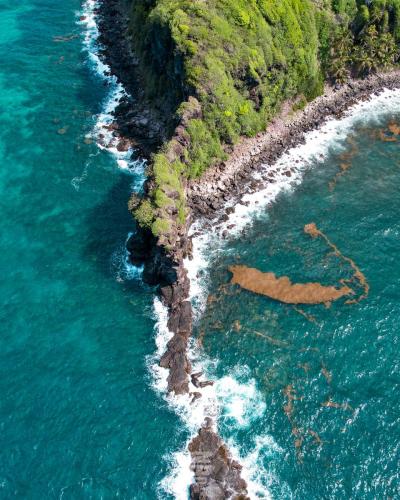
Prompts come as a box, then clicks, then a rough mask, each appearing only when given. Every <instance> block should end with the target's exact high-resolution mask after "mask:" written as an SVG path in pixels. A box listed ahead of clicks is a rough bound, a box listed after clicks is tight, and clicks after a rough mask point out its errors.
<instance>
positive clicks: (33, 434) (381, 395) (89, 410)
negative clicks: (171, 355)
mask: <svg viewBox="0 0 400 500" xmlns="http://www.w3.org/2000/svg"><path fill="white" fill-rule="evenodd" d="M95 7H96V3H95V2H94V1H92V0H88V1H87V2H85V3H83V4H82V3H81V2H80V1H78V0H65V1H64V2H61V3H54V2H50V1H49V0H20V1H19V2H18V5H9V4H8V3H7V4H6V2H4V0H3V1H1V0H0V10H1V16H0V59H1V61H2V65H1V67H0V87H1V92H0V103H1V106H0V124H1V127H0V158H1V165H2V169H1V174H0V189H1V205H2V215H3V216H2V218H1V220H0V225H1V231H0V235H1V236H0V255H1V257H0V268H1V270H2V279H1V281H0V290H1V297H2V303H3V307H2V310H1V315H2V318H1V319H2V321H1V324H2V335H1V343H2V346H1V351H0V369H1V375H2V376H1V377H0V394H1V403H0V430H1V445H2V453H1V457H0V497H1V498H29V499H31V498H32V499H36V498H37V499H43V498H63V499H76V498H92V499H100V498H104V499H107V498H116V497H119V498H126V499H133V498H134V499H153V498H162V499H170V498H177V499H179V500H180V499H185V498H187V488H188V485H189V483H190V481H191V473H190V470H189V463H190V459H189V456H188V453H187V452H186V446H187V442H188V441H189V440H190V438H191V436H192V435H193V434H194V433H195V432H196V431H197V428H198V427H199V425H201V422H202V421H203V419H204V417H205V416H206V415H210V416H213V417H214V418H216V419H217V421H218V427H219V431H220V433H221V435H222V436H223V438H224V439H225V440H226V441H227V443H228V444H229V446H230V448H231V450H232V452H233V454H234V455H235V456H236V457H237V458H239V459H240V461H241V463H242V464H243V466H244V477H245V478H246V479H247V481H248V483H249V491H250V494H251V497H252V498H277V499H286V498H288V499H289V498H296V499H320V498H335V499H336V498H363V499H364V498H366V499H369V498H371V499H375V498H396V497H398V496H400V491H399V472H398V471H399V470H400V467H399V465H400V464H399V456H400V454H399V442H400V439H399V438H400V435H399V434H400V426H399V419H400V415H399V410H398V406H399V404H398V403H399V400H398V385H399V357H398V345H399V334H398V328H397V322H398V321H397V320H398V318H399V316H400V297H399V294H400V292H399V280H400V267H399V266H398V264H397V259H396V256H397V249H398V247H399V242H400V227H399V222H398V219H399V218H398V213H399V210H400V195H399V190H398V184H399V182H400V150H399V145H400V136H398V132H399V131H398V130H397V128H396V127H397V126H398V125H400V93H399V92H397V91H390V92H389V91H387V92H384V93H383V94H381V95H380V96H378V97H377V96H375V97H373V98H372V99H371V101H369V102H367V103H362V104H360V105H357V106H356V107H355V108H354V109H352V110H351V111H350V113H349V114H348V115H347V116H346V117H345V118H343V119H342V120H332V121H330V122H328V124H327V125H325V126H324V127H323V128H322V129H321V130H320V131H317V132H313V133H311V134H308V136H307V138H306V139H307V140H306V143H305V145H303V146H300V147H298V148H296V149H295V150H292V151H290V152H288V154H286V155H284V156H283V157H282V159H281V160H280V161H279V162H278V163H277V165H275V166H265V168H266V169H268V170H269V171H275V174H274V177H275V178H274V182H272V183H271V184H270V185H269V187H268V188H267V189H266V190H265V191H263V192H260V193H256V194H253V195H248V196H247V201H248V202H249V205H248V206H246V205H238V206H237V207H235V212H234V213H233V214H232V215H231V216H230V220H229V221H227V222H226V223H225V227H226V228H227V227H228V226H229V237H228V238H227V239H225V240H224V239H223V238H220V237H219V236H218V234H220V233H221V232H222V231H223V229H224V228H220V229H219V232H218V231H217V232H216V234H215V233H214V232H213V231H212V230H211V231H210V230H205V231H202V235H201V236H198V237H196V238H195V239H194V259H193V260H192V261H190V262H189V261H188V262H187V267H188V269H189V274H190V277H191V282H192V285H191V291H192V300H193V303H194V305H195V311H196V325H195V333H196V335H195V338H194V339H193V341H192V345H191V357H192V360H193V362H194V369H196V370H200V369H201V370H204V371H205V372H206V374H207V376H209V377H210V378H211V379H213V380H215V384H214V386H213V387H207V388H205V389H203V397H202V399H201V400H199V401H197V402H196V403H195V404H194V405H190V404H189V402H188V401H187V400H186V399H185V398H169V397H166V395H165V391H164V389H165V386H166V373H165V371H164V370H163V369H160V368H157V360H158V359H159V356H160V355H161V354H162V352H163V350H164V348H165V343H166V342H167V341H168V338H169V337H170V333H169V332H168V331H167V329H166V311H165V309H164V308H163V306H162V305H161V304H160V302H159V301H158V299H155V298H154V297H155V296H154V290H152V289H151V288H149V287H147V286H146V285H144V284H143V283H142V282H141V278H140V276H141V270H140V269H138V268H135V267H133V266H131V265H129V264H128V262H127V255H126V251H125V242H126V240H127V238H128V236H129V234H130V233H131V232H132V231H134V223H133V221H132V219H131V216H130V215H129V213H128V211H127V201H128V198H129V195H130V193H131V192H132V190H135V191H137V190H140V188H141V184H142V182H143V179H144V177H143V176H144V174H143V171H144V164H143V162H142V161H141V160H140V159H135V158H133V159H131V152H129V153H128V154H127V153H119V152H117V151H116V149H115V148H112V147H111V148H110V147H109V148H105V147H104V146H103V145H102V144H99V143H98V142H99V141H98V140H97V139H98V136H99V133H101V134H103V135H105V136H107V134H109V131H108V129H107V128H106V127H107V124H109V123H110V121H111V119H112V117H111V115H110V113H111V112H112V109H113V107H114V106H115V102H116V100H117V99H118V98H119V97H120V96H121V95H122V93H123V92H124V90H123V89H122V88H121V87H120V86H119V85H118V84H117V83H116V82H115V81H114V80H113V78H112V77H111V78H110V77H107V76H105V75H104V72H105V71H107V68H106V67H104V66H103V65H102V63H101V61H100V60H99V59H98V57H97V52H98V47H97V44H96V36H97V32H96V25H95V22H94V18H93V11H94V9H95ZM107 137H110V135H108V136H107ZM287 169H291V175H290V176H287V175H286V174H284V173H283V172H284V171H287ZM311 222H314V223H315V224H316V225H317V227H318V229H319V230H320V231H321V234H323V235H324V236H325V237H326V239H324V238H323V237H322V236H321V237H318V238H311V237H310V235H309V234H306V233H305V232H304V226H305V225H306V224H308V223H311ZM199 226H200V229H201V223H199ZM194 230H195V229H194ZM329 243H330V244H331V245H336V249H337V250H338V251H333V247H332V246H330V245H329ZM346 258H347V259H350V260H351V262H353V263H354V264H355V265H356V266H357V269H359V270H360V271H361V272H362V274H363V276H364V277H365V281H366V283H367V284H368V286H369V289H368V295H367V296H366V297H365V298H363V295H365V292H366V286H365V284H363V283H361V281H360V280H357V279H356V278H355V277H354V268H353V267H352V266H351V264H350V262H349V260H346ZM235 264H242V265H246V266H249V267H255V268H257V269H259V270H260V271H263V272H273V273H275V274H276V275H277V276H279V277H282V276H287V277H289V278H290V280H291V281H292V282H295V283H306V282H318V283H320V284H323V285H326V286H328V285H335V286H340V283H341V280H348V281H347V282H348V283H350V286H352V287H353V288H354V292H355V294H354V299H355V302H354V303H352V304H346V300H345V299H339V300H338V301H335V302H333V303H332V304H331V305H330V306H329V307H327V306H328V304H327V305H323V304H322V305H308V306H297V307H293V306H292V305H288V304H284V303H281V302H278V301H273V300H272V299H269V298H268V297H266V296H261V295H256V294H253V293H251V292H248V291H245V290H243V289H240V288H239V287H238V286H237V285H231V284H229V282H230V279H231V274H230V272H229V271H228V267H229V266H231V265H235Z"/></svg>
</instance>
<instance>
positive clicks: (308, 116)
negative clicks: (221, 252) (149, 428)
mask: <svg viewBox="0 0 400 500" xmlns="http://www.w3.org/2000/svg"><path fill="white" fill-rule="evenodd" d="M156 3H157V2H153V4H156ZM161 3H162V2H161ZM231 3H234V2H231ZM292 3H293V2H292ZM294 3H296V2H294ZM303 3H304V5H305V6H306V8H307V9H308V10H307V12H308V11H309V12H311V13H312V15H313V16H314V17H313V19H314V18H315V19H316V20H318V22H317V21H316V25H315V27H314V26H309V25H307V26H305V25H303V24H302V22H301V21H300V20H299V26H300V28H301V29H304V34H307V33H309V34H310V33H311V35H312V36H311V35H310V36H311V47H310V50H312V51H313V56H312V58H311V59H310V60H309V61H310V68H309V71H310V75H309V78H307V79H306V80H305V81H300V76H299V74H300V73H301V71H300V70H299V69H295V68H294V69H293V71H292V70H291V71H292V73H291V76H292V78H293V79H294V78H299V83H298V85H297V84H296V85H294V88H293V89H291V90H290V91H289V90H288V91H287V92H286V90H285V92H284V93H283V95H282V96H281V97H280V98H278V97H277V98H276V99H275V102H274V105H273V106H271V108H268V109H267V108H266V107H265V106H264V104H263V103H265V98H266V95H265V92H266V89H267V88H268V85H267V83H266V80H268V77H267V76H266V75H267V73H265V74H264V69H263V68H264V65H263V63H262V62H260V61H258V62H257V64H256V63H254V65H253V66H252V67H250V66H251V65H250V66H249V68H247V69H248V73H246V74H244V75H242V76H243V78H242V80H241V81H242V84H243V85H242V87H243V89H244V90H243V92H244V93H245V95H246V98H245V99H244V98H243V99H244V100H243V99H242V97H241V96H238V97H237V99H238V103H236V104H237V112H236V111H235V112H234V111H232V110H231V109H230V107H229V106H233V105H234V104H233V103H232V102H229V103H225V109H224V108H223V107H222V108H220V111H219V112H220V117H223V118H221V120H220V121H218V120H219V118H218V116H217V117H216V118H215V120H214V114H213V113H215V109H214V108H212V107H211V108H212V109H211V108H210V106H209V102H208V100H207V99H208V97H207V98H205V97H204V95H203V94H202V88H200V86H199V85H197V86H196V84H193V82H192V81H191V82H189V81H188V79H190V78H189V76H190V75H189V73H190V71H192V70H193V68H192V67H191V66H190V65H189V66H190V67H189V66H185V61H186V60H185V57H186V58H187V59H188V60H192V59H191V58H194V57H195V53H194V52H195V48H194V47H193V46H191V45H190V44H189V42H191V41H192V42H193V44H194V43H195V42H194V41H193V40H194V38H193V40H192V39H191V38H190V37H189V36H186V35H188V34H189V33H190V29H191V27H192V28H193V30H194V32H196V29H197V28H196V27H197V25H196V26H194V25H193V24H190V22H192V23H194V22H195V21H193V17H190V16H195V15H196V14H194V13H193V12H194V11H193V8H194V7H193V6H188V5H186V4H187V2H182V6H181V7H182V9H180V10H181V12H183V14H182V13H179V16H180V23H179V26H180V28H179V30H180V31H179V33H180V35H179V36H180V37H181V38H179V43H181V42H182V43H185V44H186V45H185V49H184V50H183V49H182V47H181V46H180V45H179V43H178V42H177V37H176V36H175V35H173V36H172V35H171V34H170V33H168V32H165V31H163V30H161V31H160V34H159V37H158V38H157V36H156V35H154V30H153V29H149V30H148V31H146V37H145V40H140V37H141V35H142V34H141V33H138V32H136V31H135V29H136V28H137V23H138V20H140V19H142V21H143V20H146V19H147V18H146V16H147V15H150V16H151V15H153V18H152V20H151V22H152V23H154V25H155V26H156V27H158V28H160V25H158V24H157V22H159V20H158V18H156V14H154V12H152V11H151V9H152V6H151V5H150V4H151V2H145V1H143V2H140V1H138V0H137V1H135V2H132V5H131V3H130V2H124V1H122V0H108V1H101V2H99V9H98V12H97V22H98V26H99V29H100V33H101V35H100V40H99V41H100V43H101V45H102V49H101V50H102V57H103V58H104V60H105V62H106V63H107V64H108V65H109V67H110V68H111V71H112V73H113V74H114V75H115V76H116V77H117V78H118V80H119V81H120V82H121V83H122V84H123V86H124V88H125V89H126V91H127V95H126V96H125V97H123V98H122V99H121V101H120V103H119V105H118V107H117V108H116V111H115V122H114V124H113V134H114V136H116V137H117V138H118V140H119V146H118V147H119V148H120V149H121V150H124V149H126V150H127V149H128V148H129V147H133V148H134V149H135V150H136V151H139V153H140V154H142V155H143V156H144V157H146V158H148V159H149V160H150V165H151V168H150V169H149V176H148V179H147V181H146V182H145V185H144V190H143V196H142V197H141V198H138V197H136V196H133V197H132V199H131V201H130V204H129V209H130V210H131V211H132V212H133V214H134V215H135V218H136V220H137V221H138V230H137V232H136V233H135V234H134V235H133V236H132V237H131V238H130V239H129V241H128V243H127V248H128V251H129V254H130V258H131V260H132V262H133V263H134V264H143V265H144V273H143V279H144V280H145V281H146V282H147V283H149V284H151V285H157V286H158V290H159V294H160V297H161V298H162V301H163V303H164V304H165V305H166V306H167V307H168V311H169V319H168V328H169V330H170V331H171V332H172V333H173V337H172V339H171V340H170V341H169V343H168V346H167V351H166V352H165V354H164V355H163V356H162V358H161V360H160V365H161V366H162V367H164V368H166V369H168V370H169V375H168V391H169V392H172V393H175V394H176V395H182V394H190V395H191V397H192V398H193V399H196V398H198V397H201V393H200V392H198V391H195V390H193V387H194V388H200V389H201V387H203V386H204V385H208V384H210V383H212V382H210V381H206V380H200V375H199V374H192V368H191V363H190V361H189V358H188V342H189V339H190V337H191V334H192V323H193V311H192V305H191V302H190V300H189V291H190V281H189V279H188V275H187V271H186V269H185V266H184V259H185V258H190V256H191V251H192V248H191V238H190V236H189V229H190V227H191V225H192V223H193V221H194V220H198V219H199V218H202V219H204V220H209V221H210V222H212V223H213V224H216V225H218V223H219V222H223V221H224V220H226V218H227V215H229V213H230V211H232V210H234V206H235V204H236V203H241V200H242V197H243V195H244V194H246V193H250V192H254V191H257V190H259V189H262V187H263V186H265V185H266V184H267V183H270V182H274V176H273V174H271V173H270V172H268V169H266V168H265V165H271V164H273V163H274V162H275V161H276V160H277V159H278V158H279V156H281V155H282V154H283V153H284V152H285V151H287V150H288V149H289V148H292V147H294V146H296V145H298V144H300V143H302V141H304V135H305V133H306V132H308V131H310V130H312V129H315V128H318V127H319V126H321V125H322V124H323V123H325V122H326V121H327V120H328V119H330V118H333V117H336V118H337V117H341V116H342V115H343V113H344V112H345V111H346V110H347V109H348V108H349V107H350V106H352V105H353V104H354V103H356V102H357V101H359V100H362V99H367V98H368V97H369V96H371V95H372V94H374V93H375V92H378V91H380V90H382V89H383V88H397V87H400V72H399V71H398V70H396V69H393V67H391V69H390V71H386V72H379V71H378V70H377V69H378V68H376V67H375V66H374V67H371V68H369V70H368V71H365V72H364V71H362V72H361V73H362V74H361V73H358V74H357V72H356V70H355V67H356V66H357V64H358V63H357V62H356V63H354V65H352V64H351V63H350V62H346V61H347V59H346V57H347V56H346V57H345V56H343V61H342V60H341V59H340V57H341V52H340V50H342V49H343V51H346V50H347V51H348V52H349V54H350V53H352V54H353V52H352V50H353V49H352V48H351V47H350V48H349V47H347V48H346V47H344V48H343V47H342V49H340V50H339V49H338V50H337V52H336V53H335V54H333V55H332V56H329V57H332V64H333V63H335V64H336V66H338V68H337V69H338V70H339V69H340V70H343V71H344V78H340V75H339V74H336V75H332V74H330V75H329V73H328V71H327V69H326V68H325V69H324V64H326V61H327V60H328V58H329V57H328V56H327V55H326V54H325V55H324V57H325V60H324V59H323V57H322V55H321V54H322V52H321V50H322V49H323V48H324V44H327V42H326V40H325V38H323V37H322V35H321V34H320V33H319V31H318V30H319V29H320V24H321V22H322V21H321V19H320V18H322V17H323V16H325V15H326V16H327V17H326V20H325V21H324V22H326V24H329V23H333V24H334V25H335V23H336V24H338V25H339V24H340V29H341V28H342V27H343V26H350V28H349V33H352V29H353V28H352V26H353V25H354V24H351V23H354V22H355V21H354V19H356V20H357V19H358V21H357V22H360V23H361V21H360V19H359V17H357V16H359V12H357V11H356V10H354V9H356V7H355V6H354V9H353V10H354V12H353V11H351V9H350V10H346V11H345V12H334V11H332V10H331V9H325V10H324V9H323V8H322V7H320V6H319V3H318V2H303ZM351 3H352V2H349V4H351ZM314 4H316V5H314ZM193 5H198V9H200V10H199V12H200V11H201V8H202V6H201V2H193ZM354 5H355V2H354ZM186 7H187V9H186ZM192 7H193V8H192ZM160 8H161V7H160ZM304 8H305V7H304ZM185 9H186V10H185ZM260 9H261V8H260ZM201 12H202V11H201ZM235 12H236V11H235ZM158 14H160V13H158ZM273 14H274V15H275V16H278V17H279V16H281V17H282V16H283V17H284V16H285V14H284V13H283V12H282V11H281V10H280V9H279V8H278V7H277V10H276V12H275V11H274V12H273ZM303 14H304V12H303ZM364 14H365V11H364ZM200 15H202V14H199V16H200ZM248 15H250V14H248V12H247V10H244V9H241V10H240V9H239V11H238V12H236V14H235V16H239V17H235V19H236V21H237V29H238V30H239V31H241V32H242V33H243V32H246V30H250V29H253V28H251V26H252V24H251V23H252V22H253V24H254V23H256V22H258V23H266V24H268V25H273V24H274V21H273V19H272V20H271V19H270V17H271V16H272V14H271V13H268V12H263V11H262V9H261V10H260V12H258V13H257V16H259V18H257V19H254V20H253V21H252V20H251V19H250V18H251V16H250V18H249V19H248V17H247V16H248ZM365 15H366V14H365ZM188 16H189V17H188ZM269 16H270V17H269ZM340 16H341V17H340ZM352 16H353V17H352ZM382 16H384V13H382ZM261 18H262V21H261V20H260V19H261ZM390 19H391V18H390V17H389V21H388V23H389V24H388V27H387V29H386V31H385V33H389V34H390V33H391V32H392V31H393V29H392V28H393V26H391V24H390V23H391V21H390ZM143 22H144V21H143ZM160 22H161V21H160ZM260 25H261V24H260ZM169 26H170V27H171V26H172V24H170V25H169ZM262 26H264V25H262ZM335 26H336V25H335ZM360 26H361V25H360ZM163 27H164V28H165V26H164V25H163ZM371 27H372V28H374V29H375V24H373V23H371V22H369V21H368V20H365V22H364V24H363V25H362V27H361V28H360V27H358V28H355V27H354V30H355V31H354V34H353V35H352V36H353V38H352V41H350V42H349V44H353V45H355V46H357V47H364V45H363V44H364V43H365V39H364V38H363V36H364V35H363V32H362V30H363V29H364V30H366V29H370V28H371ZM300 28H299V29H300ZM372 28H371V29H372ZM260 29H261V28H260ZM335 29H336V28H335ZM188 30H189V31H188ZM196 33H197V32H196ZM371 33H372V31H371V32H370V35H371ZM324 36H325V35H324ZM376 36H377V37H379V36H381V35H379V34H378V33H377V35H376ZM318 37H319V38H318ZM332 37H333V38H332V39H331V40H332V44H336V43H337V31H335V30H333V35H332ZM335 37H336V38H335ZM135 38H136V40H135ZM138 39H139V40H138ZM181 39H182V40H183V41H182V40H181ZM196 40H197V39H196ZM318 40H319V41H318ZM381 41H382V40H381ZM389 42H390V40H389ZM333 46H334V45H333ZM390 47H391V46H390ZM390 47H389V48H390ZM228 48H229V47H228ZM364 48H365V50H367V48H366V47H364ZM234 49H235V47H231V48H230V49H229V50H232V51H234ZM157 50H158V52H157ZM229 50H228V52H229ZM357 50H359V49H357ZM357 50H356V49H354V54H355V56H354V57H356V55H357V54H358V52H357ZM260 53H261V52H260ZM234 56H236V54H235V53H234V52H232V57H234ZM259 56H260V54H253V56H251V57H254V58H256V59H257V57H259ZM289 56H290V57H292V55H290V54H288V57H289ZM196 57H198V56H196ZM221 57H222V56H221ZM310 57H311V56H310ZM357 57H358V56H357ZM377 57H378V56H377ZM150 59H151V61H150ZM319 59H320V62H318V61H319ZM345 59H346V61H345ZM392 59H393V61H391V62H393V63H394V62H395V60H396V61H397V56H396V58H395V56H393V58H392ZM221 60H222V59H221ZM288 60H289V59H288ZM290 60H291V59H290ZM149 61H150V62H149ZM324 61H325V62H324ZM197 63H198V64H201V61H200V62H199V60H198V59H197ZM146 64H147V65H148V64H152V65H153V67H152V73H151V75H150V76H149V73H148V72H146V71H145V70H144V67H145V66H146ZM209 64H210V65H211V66H212V64H211V62H210V61H209ZM274 64H275V63H274ZM288 64H289V63H288ZM290 64H292V63H290ZM290 64H289V65H290ZM293 64H294V63H293ZM340 65H342V66H343V67H342V66H340ZM185 68H186V69H185ZM276 68H277V69H276V71H277V72H278V73H279V74H280V72H282V71H283V70H282V69H279V68H278V66H277V67H276ZM189 69H190V71H189ZM193 71H194V70H193ZM198 71H200V70H198ZM215 71H217V69H215ZM246 71H247V70H246ZM157 72H158V73H157ZM278 73H277V75H278ZM157 74H158V76H159V78H160V81H162V82H163V85H164V90H165V92H164V95H160V91H161V88H160V86H159V85H158V83H157V84H156V83H154V85H155V90H154V89H153V93H151V92H150V93H149V91H148V86H149V82H150V81H151V78H153V79H154V75H157ZM322 74H323V75H325V83H324V82H323V81H322V80H321V75H322ZM360 76H362V77H363V78H359V77H360ZM157 78H158V77H157ZM279 78H280V76H279V75H278V76H277V81H279V82H280V85H281V87H280V88H285V89H286V87H285V85H286V86H287V85H288V82H287V81H286V83H285V81H283V80H282V81H281V80H279ZM201 82H202V84H203V83H204V82H203V80H201ZM226 85H227V88H228V87H229V85H230V83H227V84H226ZM307 86H308V87H307ZM229 88H230V87H229ZM307 88H308V89H309V90H310V92H309V93H307V92H306V89H307ZM199 89H200V90H199ZM301 89H302V90H301ZM215 92H216V94H215V95H216V97H215V99H217V100H218V98H219V94H218V92H217V90H216V91H215ZM212 93H213V92H212V91H211V94H212ZM236 104H235V106H236ZM249 106H250V107H251V108H252V109H250V108H249ZM210 110H211V111H210ZM262 110H264V111H263V113H261V111H262ZM230 113H231V114H230ZM232 114H235V117H236V118H235V119H236V122H235V121H234V119H233V118H232ZM210 116H212V117H213V118H212V119H211V118H210ZM260 116H261V118H260ZM266 117H268V120H267V119H266ZM212 120H214V121H212ZM260 120H261V121H260ZM218 123H220V124H221V127H228V126H230V125H229V124H231V125H232V127H233V128H235V127H236V128H235V132H232V134H228V133H226V134H225V136H224V135H223V134H222V135H221V137H220V138H218V140H217V139H215V134H214V133H212V134H211V136H212V137H211V136H210V137H211V139H212V141H214V142H213V145H212V146H213V150H212V151H211V150H209V149H208V150H207V152H206V153H205V143H207V141H208V142H210V141H211V139H210V138H209V137H208V135H207V134H208V132H207V133H206V132H205V131H204V127H206V128H207V127H208V129H207V130H210V127H213V126H214V125H215V124H218ZM256 123H257V125H256ZM237 124H240V126H236V125H237ZM195 130H197V135H196V133H195V132H194V131H195ZM199 158H200V159H201V162H202V163H201V164H200V163H199V161H198V159H199ZM205 164H207V168H206V167H205ZM256 172H259V173H260V175H258V176H257V177H256V178H255V176H254V174H255V173H256ZM285 175H287V176H288V177H290V176H291V175H292V173H291V170H290V169H287V170H286V171H285ZM228 203H229V205H230V206H229V208H228V209H226V208H225V207H226V206H227V204H228ZM189 451H190V453H191V457H192V469H193V471H194V476H195V483H194V484H193V485H192V487H191V490H190V496H191V498H192V499H219V498H221V499H223V498H236V499H245V498H247V490H246V484H245V482H244V481H243V479H242V478H241V474H240V471H241V467H240V465H239V464H238V463H237V462H236V461H235V460H233V459H232V457H231V455H230V452H229V450H228V449H227V447H226V445H225V444H224V443H223V442H222V440H221V438H220V437H219V436H218V434H217V433H216V431H215V429H214V423H213V422H212V421H210V420H207V421H206V422H205V423H204V426H203V427H202V428H201V429H200V430H199V434H198V435H197V436H196V437H195V438H193V440H192V441H191V443H190V445H189Z"/></svg>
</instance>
